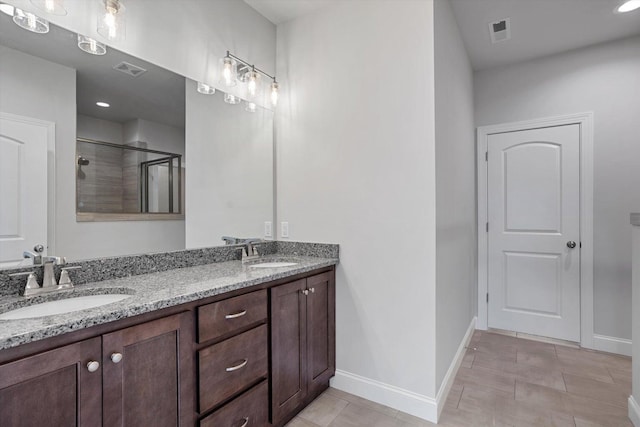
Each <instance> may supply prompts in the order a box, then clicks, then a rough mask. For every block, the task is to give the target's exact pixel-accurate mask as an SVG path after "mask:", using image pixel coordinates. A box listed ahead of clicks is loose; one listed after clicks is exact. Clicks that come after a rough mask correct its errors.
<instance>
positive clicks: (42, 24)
mask: <svg viewBox="0 0 640 427" xmlns="http://www.w3.org/2000/svg"><path fill="white" fill-rule="evenodd" d="M13 22H15V23H16V24H17V25H18V26H19V27H20V28H24V29H25V30H28V31H31V32H33V33H38V34H46V33H48V32H49V21H47V20H45V19H42V18H40V17H39V16H36V15H34V14H33V13H31V12H25V11H24V10H22V9H18V8H17V7H16V8H15V9H14V12H13Z"/></svg>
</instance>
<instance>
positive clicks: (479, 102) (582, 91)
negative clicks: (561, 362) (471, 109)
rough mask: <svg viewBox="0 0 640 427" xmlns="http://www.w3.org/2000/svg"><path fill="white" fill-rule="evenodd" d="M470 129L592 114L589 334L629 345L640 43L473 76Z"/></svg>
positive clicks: (638, 178) (637, 202) (639, 204)
mask: <svg viewBox="0 0 640 427" xmlns="http://www.w3.org/2000/svg"><path fill="white" fill-rule="evenodd" d="M474 86H475V106H476V125H478V126H482V125H489V124H497V123H504V122H512V121H519V120H527V119H533V118H537V117H548V116H554V115H562V114H570V113H579V112H585V111H593V113H594V120H595V122H594V132H595V135H594V145H595V148H594V157H595V164H594V169H595V175H594V317H595V325H594V329H595V334H598V335H604V336H609V337H615V338H622V339H630V338H631V255H630V252H629V247H630V246H631V236H630V233H629V225H628V222H629V221H628V220H629V218H628V216H629V212H637V211H640V198H638V197H637V194H636V192H635V191H634V189H633V188H631V187H629V183H630V182H631V183H634V182H640V168H639V167H638V161H637V160H638V158H639V157H640V145H638V127H637V119H638V111H640V96H638V94H639V93H640V38H638V37H635V38H630V39H626V40H621V41H616V42H612V43H606V44H602V45H596V46H592V47H589V48H585V49H580V50H575V51H571V52H568V53H565V54H561V55H555V56H550V57H546V58H542V59H537V60H533V61H528V62H524V63H520V64H516V65H512V66H509V67H505V68H499V69H491V70H484V71H481V72H477V73H476V74H475V79H474Z"/></svg>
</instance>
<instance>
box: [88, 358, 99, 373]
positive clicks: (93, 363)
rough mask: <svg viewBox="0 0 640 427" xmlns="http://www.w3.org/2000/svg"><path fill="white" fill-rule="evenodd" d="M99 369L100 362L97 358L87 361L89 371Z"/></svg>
mask: <svg viewBox="0 0 640 427" xmlns="http://www.w3.org/2000/svg"><path fill="white" fill-rule="evenodd" d="M98 369H100V363H99V362H96V361H95V360H91V361H90V362H89V363H87V371H89V372H95V371H97V370H98Z"/></svg>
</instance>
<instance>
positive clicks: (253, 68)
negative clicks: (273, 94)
mask: <svg viewBox="0 0 640 427" xmlns="http://www.w3.org/2000/svg"><path fill="white" fill-rule="evenodd" d="M227 56H228V57H230V58H233V59H235V60H236V61H238V62H240V63H242V64H244V65H246V66H247V67H251V69H252V70H254V71H257V72H259V73H260V74H262V75H263V76H265V77H268V78H270V79H271V80H273V81H274V82H275V81H276V76H272V75H270V74H268V73H266V72H264V71H262V70H261V69H260V68H258V67H256V66H255V65H253V64H249V63H248V62H247V61H245V60H244V59H241V58H238V57H237V56H235V55H234V54H232V53H231V52H229V51H227Z"/></svg>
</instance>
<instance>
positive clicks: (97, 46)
mask: <svg viewBox="0 0 640 427" xmlns="http://www.w3.org/2000/svg"><path fill="white" fill-rule="evenodd" d="M78 47H79V48H80V49H82V50H84V51H85V52H87V53H90V54H92V55H104V54H105V53H107V46H106V45H105V44H104V43H100V42H99V41H97V40H94V39H92V38H91V37H87V36H83V35H82V34H78Z"/></svg>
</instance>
